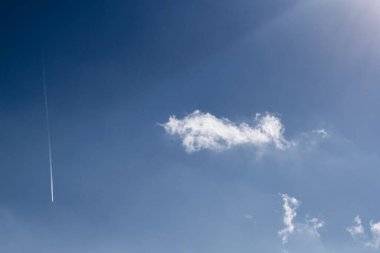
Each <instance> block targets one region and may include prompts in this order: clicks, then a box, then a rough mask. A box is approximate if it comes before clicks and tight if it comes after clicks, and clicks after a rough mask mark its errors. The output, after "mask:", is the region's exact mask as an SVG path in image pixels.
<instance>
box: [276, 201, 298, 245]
mask: <svg viewBox="0 0 380 253" xmlns="http://www.w3.org/2000/svg"><path fill="white" fill-rule="evenodd" d="M281 196H282V201H283V206H282V207H283V209H284V216H283V223H284V225H285V227H284V228H283V229H282V230H280V231H278V235H279V236H280V237H281V239H282V242H283V243H286V242H288V237H289V236H290V235H291V234H293V233H294V229H295V225H294V223H293V220H294V218H295V217H296V216H297V212H296V210H297V208H298V207H299V205H300V202H299V201H298V200H297V199H296V198H294V197H290V196H289V195H287V194H282V195H281Z"/></svg>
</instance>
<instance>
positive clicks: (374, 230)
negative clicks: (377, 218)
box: [366, 221, 380, 249]
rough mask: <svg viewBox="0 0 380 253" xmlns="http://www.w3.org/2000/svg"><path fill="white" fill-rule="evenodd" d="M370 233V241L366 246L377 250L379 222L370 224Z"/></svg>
mask: <svg viewBox="0 0 380 253" xmlns="http://www.w3.org/2000/svg"><path fill="white" fill-rule="evenodd" d="M370 231H371V235H372V241H370V242H367V243H366V246H369V247H372V248H375V249H378V248H379V247H380V222H377V223H373V222H372V221H371V222H370Z"/></svg>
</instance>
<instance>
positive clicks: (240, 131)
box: [162, 110, 294, 153]
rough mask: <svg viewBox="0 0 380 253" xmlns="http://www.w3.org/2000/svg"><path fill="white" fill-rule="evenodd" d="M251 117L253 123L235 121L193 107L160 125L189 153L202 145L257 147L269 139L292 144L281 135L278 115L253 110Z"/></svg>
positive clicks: (277, 143)
mask: <svg viewBox="0 0 380 253" xmlns="http://www.w3.org/2000/svg"><path fill="white" fill-rule="evenodd" d="M255 120H256V125H255V126H250V125H249V124H247V123H244V122H242V123H240V124H236V123H234V122H231V121H230V120H228V119H225V118H217V117H215V116H214V115H212V114H210V113H202V112H200V111H198V110H197V111H194V112H193V113H191V114H189V115H187V116H186V117H184V118H183V119H177V118H176V117H175V116H171V117H170V118H169V121H168V122H166V123H165V124H162V126H163V127H164V128H165V130H166V132H167V133H168V134H170V135H178V136H179V137H180V138H181V139H182V145H183V146H184V147H185V150H186V151H187V152H189V153H191V152H195V151H199V150H202V149H210V150H224V149H229V148H231V147H233V146H238V145H244V144H252V145H255V146H259V147H260V146H263V145H266V144H271V143H272V144H274V146H275V147H276V148H278V149H281V150H283V149H286V148H288V147H290V146H291V145H293V144H294V143H293V142H291V141H287V140H286V139H285V137H284V136H283V133H284V130H285V128H284V126H283V125H282V123H281V121H280V119H279V118H278V117H276V116H274V115H271V114H265V115H260V114H257V115H256V119H255Z"/></svg>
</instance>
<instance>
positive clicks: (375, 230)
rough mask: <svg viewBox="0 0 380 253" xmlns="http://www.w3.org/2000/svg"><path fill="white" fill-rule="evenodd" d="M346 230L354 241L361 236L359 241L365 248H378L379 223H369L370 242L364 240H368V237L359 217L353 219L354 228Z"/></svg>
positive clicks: (379, 236)
mask: <svg viewBox="0 0 380 253" xmlns="http://www.w3.org/2000/svg"><path fill="white" fill-rule="evenodd" d="M346 230H347V232H349V233H350V235H351V236H352V237H353V238H354V239H356V238H357V237H358V236H362V238H361V240H360V241H361V242H363V243H364V245H365V246H367V247H371V248H374V249H378V248H380V222H377V223H374V222H373V221H370V227H369V231H370V233H371V240H368V239H366V238H369V236H367V235H366V233H365V229H364V226H363V225H362V220H361V219H360V217H359V215H357V216H356V217H355V226H352V227H348V228H347V229H346Z"/></svg>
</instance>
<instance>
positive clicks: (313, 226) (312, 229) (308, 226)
mask: <svg viewBox="0 0 380 253" xmlns="http://www.w3.org/2000/svg"><path fill="white" fill-rule="evenodd" d="M324 225H325V222H324V221H323V220H320V219H318V218H312V219H306V223H305V224H304V225H302V229H301V231H302V232H306V233H308V234H309V235H310V236H312V237H315V238H319V237H320V236H321V235H320V234H319V231H318V230H319V229H320V228H322V227H323V226H324Z"/></svg>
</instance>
